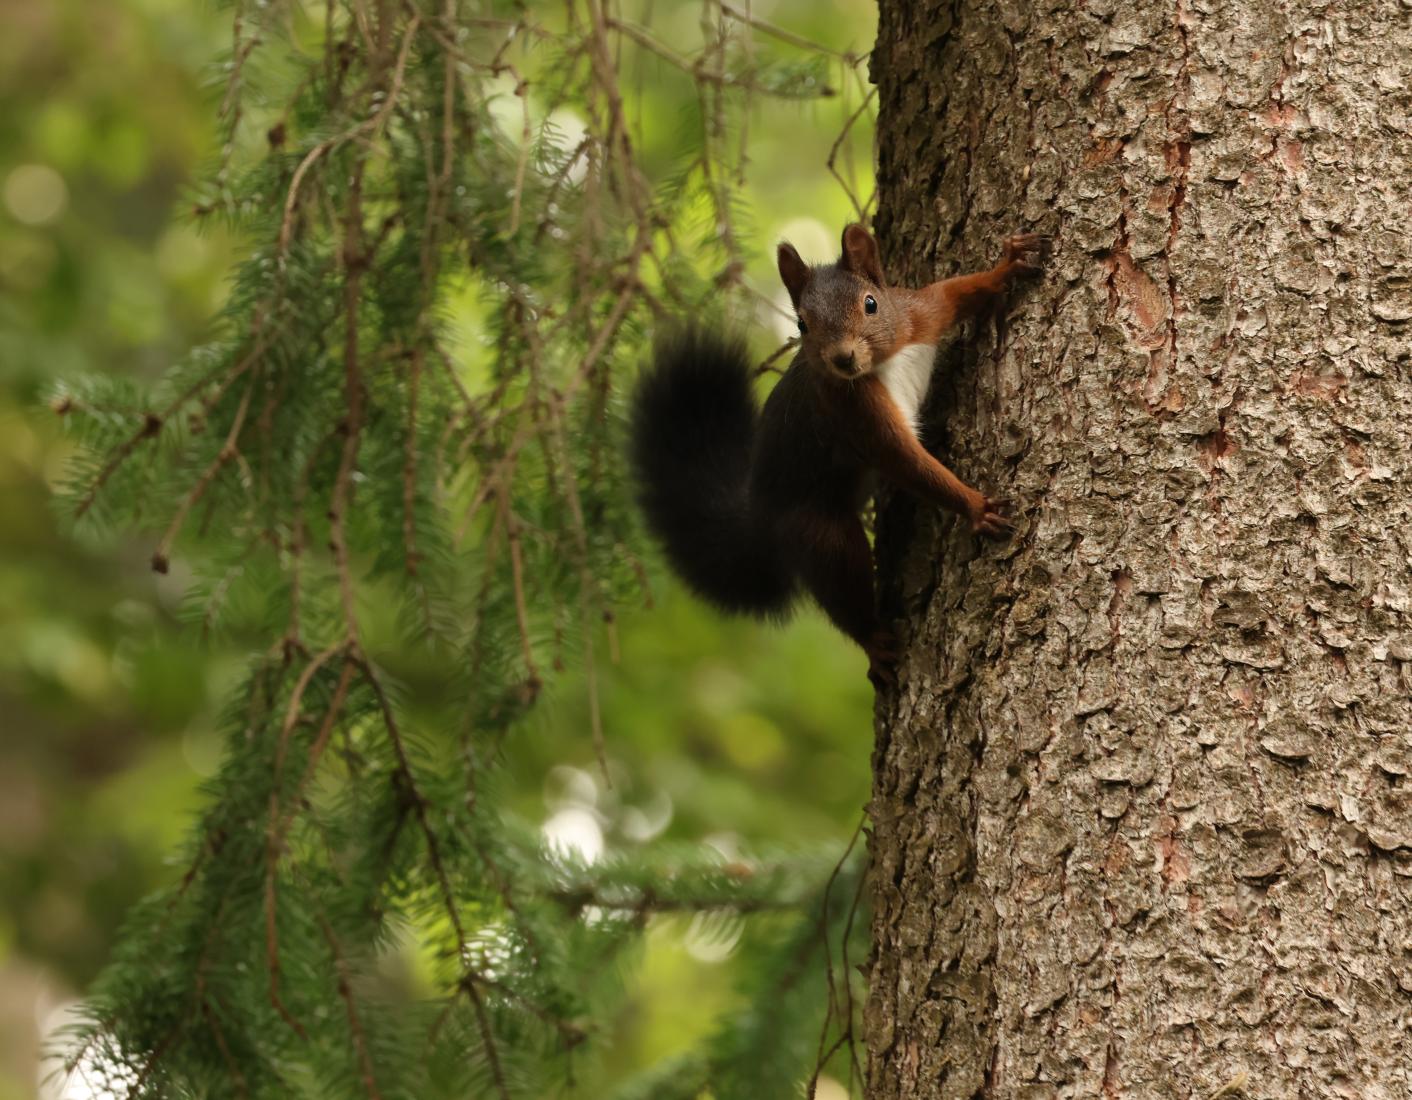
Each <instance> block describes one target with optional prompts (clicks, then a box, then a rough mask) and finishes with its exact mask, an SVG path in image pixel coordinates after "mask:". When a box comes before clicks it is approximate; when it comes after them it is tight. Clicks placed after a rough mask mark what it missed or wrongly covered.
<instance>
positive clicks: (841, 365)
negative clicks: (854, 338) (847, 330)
mask: <svg viewBox="0 0 1412 1100" xmlns="http://www.w3.org/2000/svg"><path fill="white" fill-rule="evenodd" d="M833 365H834V367H836V368H837V370H838V373H839V374H842V375H845V376H847V377H852V376H853V375H855V374H857V373H858V363H857V360H856V359H854V357H853V353H852V352H851V351H850V352H848V353H847V354H844V353H843V352H839V353H838V354H837V355H835V356H834V357H833Z"/></svg>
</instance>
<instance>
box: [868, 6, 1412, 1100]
mask: <svg viewBox="0 0 1412 1100" xmlns="http://www.w3.org/2000/svg"><path fill="white" fill-rule="evenodd" d="M1409 8H1412V3H1409V0H1401V7H1400V9H1399V7H1398V5H1397V4H1396V3H1394V2H1393V0H1333V2H1328V3H1316V2H1313V0H1282V2H1276V0H1247V2H1244V3H1239V4H1235V3H1216V2H1214V0H1176V3H1175V5H1174V4H1172V3H1170V2H1159V3H1155V4H1151V5H1144V4H1132V3H1120V2H1118V0H1043V2H1041V3H1039V4H1035V5H1028V4H1023V3H1020V2H1018V0H1007V2H988V0H884V2H883V3H882V11H881V23H880V28H879V35H878V44H877V51H876V53H875V55H874V60H873V66H874V68H873V72H874V78H875V79H876V81H877V83H878V88H879V104H880V112H879V114H880V137H879V142H880V150H879V161H880V168H879V171H880V176H879V179H880V188H881V203H880V211H881V212H880V215H879V218H878V225H877V228H878V230H879V235H880V238H881V241H882V246H883V254H884V256H885V258H886V259H887V261H888V264H889V273H890V275H891V276H892V277H893V278H895V279H896V280H897V281H898V282H903V283H909V284H916V283H921V282H925V281H928V280H930V279H933V278H937V277H940V276H943V275H947V274H954V273H956V272H959V271H964V270H971V269H975V268H979V267H981V266H983V265H989V264H990V263H993V262H994V261H995V259H996V257H997V255H998V251H999V240H1000V238H1001V237H1002V235H1003V234H1005V233H1008V232H1016V231H1022V230H1032V229H1040V230H1045V231H1048V232H1051V233H1053V234H1054V236H1055V250H1054V256H1053V259H1052V261H1051V264H1050V269H1049V271H1048V273H1047V274H1046V276H1045V277H1044V279H1043V280H1042V281H1041V282H1040V283H1039V284H1038V285H1037V286H1035V287H1033V288H1032V289H1030V290H1028V291H1022V292H1021V294H1020V295H1019V296H1018V297H1017V299H1016V300H1015V302H1014V303H1013V304H1012V307H1011V309H1010V310H1009V319H1008V321H1007V322H1006V324H1005V325H1004V326H1002V327H1001V328H1000V330H999V331H993V330H990V329H988V328H984V327H983V330H982V331H980V332H978V333H977V334H976V336H975V338H974V339H971V340H969V341H967V342H966V343H964V344H961V345H958V346H957V347H956V348H954V349H953V350H952V352H951V353H949V354H948V355H946V356H943V358H942V361H941V363H940V365H939V367H938V378H937V383H936V385H935V387H934V390H935V391H939V392H937V393H936V400H935V402H934V405H933V408H934V410H938V411H937V415H935V416H933V418H932V429H933V434H932V436H931V438H930V440H929V442H931V443H932V444H934V445H935V446H936V448H937V449H938V451H939V452H940V453H941V454H943V455H945V456H946V458H947V460H948V462H949V463H951V464H952V466H953V468H955V469H956V471H957V472H958V473H959V474H960V475H961V476H962V477H964V478H965V479H966V480H968V481H970V482H972V483H973V484H977V485H978V486H979V487H981V488H983V489H985V490H987V491H990V492H994V493H998V494H999V495H1002V496H1007V497H1009V498H1010V499H1011V500H1012V502H1013V506H1014V511H1015V514H1016V516H1017V517H1018V527H1019V529H1018V532H1017V534H1016V536H1015V537H1014V539H1013V540H1011V541H1010V542H1009V543H1003V544H993V543H988V544H985V545H979V544H977V542H976V541H975V540H974V539H972V538H971V537H970V536H969V535H967V534H965V533H964V532H963V531H962V530H961V528H960V527H959V526H958V525H957V524H956V522H955V521H954V520H952V519H950V518H946V517H943V516H941V515H939V514H936V513H934V512H933V511H932V510H930V509H927V508H924V507H919V506H916V505H913V504H912V503H910V502H908V501H903V500H901V499H894V500H893V501H891V502H890V503H889V504H888V505H887V506H886V507H885V508H884V509H883V512H882V515H881V518H880V522H879V538H878V555H879V562H880V572H881V577H882V581H883V592H884V596H885V599H886V600H887V601H888V602H889V603H890V604H891V605H892V609H893V611H894V613H896V614H897V615H898V616H900V617H902V618H903V619H904V620H905V621H906V623H907V624H908V625H907V632H908V639H909V644H908V647H907V654H906V656H905V658H904V660H903V663H902V667H901V670H900V677H899V687H898V689H897V690H896V692H895V693H893V694H891V695H890V696H889V697H886V698H884V699H882V700H881V701H880V703H879V709H878V716H879V718H878V745H877V751H876V757H875V771H876V781H875V783H876V785H875V791H874V797H873V804H872V816H873V822H874V834H873V838H872V855H873V861H874V869H875V882H874V900H875V917H874V929H873V932H874V940H875V944H876V949H875V956H874V959H873V963H872V967H871V979H872V989H871V996H870V1000H869V1003H868V1008H867V1015H866V1026H867V1040H868V1050H869V1055H870V1061H869V1070H868V1096H869V1098H870V1100H894V1098H896V1100H902V1098H906V1100H932V1098H937V1097H945V1098H956V1100H961V1098H969V1097H996V1098H1001V1097H1004V1098H1010V1097H1023V1098H1025V1100H1039V1098H1044V1097H1082V1098H1090V1097H1101V1098H1113V1097H1134V1098H1154V1100H1165V1098H1168V1097H1200V1098H1202V1100H1206V1098H1208V1097H1212V1096H1214V1095H1222V1096H1235V1095H1246V1096H1251V1097H1270V1098H1289V1097H1296V1096H1298V1097H1301V1098H1324V1097H1359V1098H1363V1100H1367V1098H1374V1097H1407V1096H1409V1095H1412V1038H1409V1034H1412V1033H1409V1026H1412V778H1409V774H1412V734H1410V733H1409V727H1412V705H1409V701H1408V700H1409V694H1410V693H1412V490H1409V488H1408V486H1407V482H1406V478H1407V477H1408V476H1409V471H1412V326H1409V323H1408V322H1409V320H1412V261H1409V246H1408V239H1407V232H1406V227H1405V224H1404V221H1405V219H1406V216H1407V213H1408V211H1409V210H1412V136H1409V131H1412V94H1409V91H1408V86H1407V85H1408V82H1409V79H1412V11H1409ZM939 429H944V431H943V430H939ZM1222 1089H1224V1090H1225V1091H1223V1092H1222V1091H1219V1090H1222Z"/></svg>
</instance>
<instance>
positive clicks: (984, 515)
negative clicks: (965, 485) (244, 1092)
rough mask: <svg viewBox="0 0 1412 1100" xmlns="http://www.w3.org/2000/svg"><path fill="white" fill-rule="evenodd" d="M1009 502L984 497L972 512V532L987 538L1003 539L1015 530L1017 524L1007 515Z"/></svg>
mask: <svg viewBox="0 0 1412 1100" xmlns="http://www.w3.org/2000/svg"><path fill="white" fill-rule="evenodd" d="M1009 507H1010V502H1009V501H1008V500H997V499H996V498H994V497H987V496H982V497H981V498H980V500H979V501H977V503H976V505H975V507H974V508H972V509H971V512H970V517H969V518H970V520H971V530H972V531H974V532H975V533H976V534H978V535H985V536H986V537H987V538H992V539H1003V538H1005V537H1006V536H1007V535H1009V534H1010V533H1011V532H1012V531H1014V530H1015V523H1014V521H1013V520H1011V519H1010V518H1009V517H1008V516H1007V515H1006V514H1005V513H1006V511H1007V510H1008V509H1009Z"/></svg>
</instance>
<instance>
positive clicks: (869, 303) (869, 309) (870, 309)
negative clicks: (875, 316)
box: [863, 294, 878, 313]
mask: <svg viewBox="0 0 1412 1100" xmlns="http://www.w3.org/2000/svg"><path fill="white" fill-rule="evenodd" d="M877 311H878V300H877V299H876V298H874V297H873V296H872V295H871V294H869V295H868V296H867V297H866V298H864V299H863V312H864V313H876V312H877Z"/></svg>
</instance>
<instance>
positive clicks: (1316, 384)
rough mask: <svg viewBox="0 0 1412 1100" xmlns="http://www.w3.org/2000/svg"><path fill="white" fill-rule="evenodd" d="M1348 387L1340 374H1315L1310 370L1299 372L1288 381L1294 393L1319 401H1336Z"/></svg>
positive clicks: (1346, 381)
mask: <svg viewBox="0 0 1412 1100" xmlns="http://www.w3.org/2000/svg"><path fill="white" fill-rule="evenodd" d="M1347 386H1348V379H1347V378H1345V377H1344V376H1343V375H1341V374H1317V373H1315V372H1314V371H1311V370H1299V371H1296V372H1295V375H1294V377H1293V378H1291V379H1290V387H1291V389H1293V390H1294V392H1295V393H1298V394H1302V395H1303V396H1305V397H1314V398H1318V399H1319V400H1320V401H1334V400H1336V399H1337V398H1338V397H1339V396H1340V395H1341V394H1342V393H1343V391H1344V389H1345V388H1346V387H1347Z"/></svg>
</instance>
